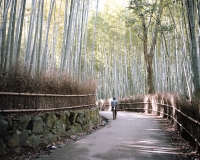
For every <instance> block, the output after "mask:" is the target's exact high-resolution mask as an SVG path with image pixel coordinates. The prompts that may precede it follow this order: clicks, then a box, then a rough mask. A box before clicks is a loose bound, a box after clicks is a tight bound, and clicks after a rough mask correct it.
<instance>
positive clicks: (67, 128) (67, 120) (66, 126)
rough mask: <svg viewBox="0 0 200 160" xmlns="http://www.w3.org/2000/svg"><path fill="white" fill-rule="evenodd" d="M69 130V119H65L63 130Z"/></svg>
mask: <svg viewBox="0 0 200 160" xmlns="http://www.w3.org/2000/svg"><path fill="white" fill-rule="evenodd" d="M70 129H71V123H70V121H69V119H66V122H65V130H66V131H68V130H70Z"/></svg>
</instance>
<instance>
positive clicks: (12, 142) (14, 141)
mask: <svg viewBox="0 0 200 160" xmlns="http://www.w3.org/2000/svg"><path fill="white" fill-rule="evenodd" d="M19 142H20V137H19V135H17V134H15V133H11V135H9V136H8V137H7V146H8V147H9V148H15V147H18V146H19Z"/></svg>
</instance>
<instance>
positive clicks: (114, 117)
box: [111, 98, 118, 120]
mask: <svg viewBox="0 0 200 160" xmlns="http://www.w3.org/2000/svg"><path fill="white" fill-rule="evenodd" d="M117 105H118V103H117V100H116V98H113V100H112V101H111V106H112V111H113V120H115V119H117Z"/></svg>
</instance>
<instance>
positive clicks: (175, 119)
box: [118, 102, 200, 151]
mask: <svg viewBox="0 0 200 160" xmlns="http://www.w3.org/2000/svg"><path fill="white" fill-rule="evenodd" d="M138 104H154V105H160V106H165V107H168V108H171V109H172V110H174V111H175V113H174V114H171V113H170V109H166V112H165V109H162V111H161V108H160V110H154V109H150V108H149V107H148V106H147V107H146V108H145V107H142V108H137V107H135V108H130V107H129V108H128V107H124V105H125V106H126V105H138ZM118 105H119V108H121V107H120V105H123V107H122V108H121V109H120V110H144V111H146V112H149V111H152V112H153V113H159V114H163V115H165V116H167V117H170V118H171V119H173V120H174V121H175V122H176V123H177V124H178V125H179V127H180V129H179V130H180V131H181V130H185V132H187V134H189V135H190V137H191V138H192V139H193V140H194V142H195V144H196V151H199V148H200V142H199V141H200V139H198V137H196V135H194V134H192V133H191V132H190V131H188V129H187V128H186V127H185V126H184V125H183V124H182V122H179V121H178V119H177V113H179V114H181V115H182V116H184V117H185V118H186V119H188V120H189V121H191V122H192V123H193V124H195V125H197V126H198V127H199V131H200V122H199V121H197V120H195V119H193V118H191V117H189V116H188V115H186V114H185V113H183V112H182V111H181V110H179V109H177V108H176V107H174V106H171V105H169V104H163V103H152V102H134V103H119V104H118ZM198 127H196V130H197V128H198ZM197 132H198V131H197ZM199 134H200V133H197V135H199Z"/></svg>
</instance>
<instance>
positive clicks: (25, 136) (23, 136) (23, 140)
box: [20, 129, 29, 147]
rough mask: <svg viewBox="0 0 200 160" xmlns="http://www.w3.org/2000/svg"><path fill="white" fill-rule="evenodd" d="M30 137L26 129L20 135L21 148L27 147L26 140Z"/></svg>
mask: <svg viewBox="0 0 200 160" xmlns="http://www.w3.org/2000/svg"><path fill="white" fill-rule="evenodd" d="M28 137H29V133H28V130H26V129H24V130H23V131H22V132H21V135H20V147H22V146H26V145H27V142H26V140H27V139H28Z"/></svg>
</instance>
